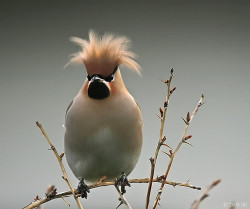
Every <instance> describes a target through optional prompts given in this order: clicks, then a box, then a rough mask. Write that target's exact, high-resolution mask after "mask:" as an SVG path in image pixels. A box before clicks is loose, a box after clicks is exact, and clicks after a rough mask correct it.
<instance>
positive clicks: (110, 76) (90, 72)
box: [64, 31, 142, 197]
mask: <svg viewBox="0 0 250 209" xmlns="http://www.w3.org/2000/svg"><path fill="white" fill-rule="evenodd" d="M71 40H72V41H73V42H75V43H76V44H78V45H80V46H81V48H82V50H81V51H80V52H79V53H76V54H74V55H73V57H72V59H71V60H70V62H69V63H79V64H84V65H85V68H86V71H87V78H86V80H85V82H84V84H83V86H82V88H81V89H80V91H79V93H78V94H77V95H76V97H75V98H74V99H73V101H72V102H71V103H70V105H69V107H68V109H67V112H66V121H65V128H66V131H65V137H64V144H65V154H66V158H67V161H68V164H69V166H70V168H71V170H72V171H73V173H74V174H75V176H76V177H77V178H78V179H79V180H80V184H79V186H78V189H79V190H80V192H82V193H86V191H88V189H87V187H86V191H82V190H81V187H84V186H85V184H84V180H87V181H89V182H98V180H100V179H101V178H102V177H104V176H106V177H107V179H108V180H115V179H124V178H123V177H122V178H118V177H119V176H121V175H122V176H124V175H129V174H130V173H131V171H132V170H133V169H134V167H135V165H136V163H137V161H138V158H139V155H140V152H141V147H142V115H141V111H140V109H139V107H138V105H137V103H136V101H135V100H134V98H133V97H132V96H131V95H130V93H129V92H128V91H127V89H126V87H125V85H124V82H123V79H122V76H121V73H120V69H119V66H120V65H124V66H127V67H129V68H131V69H133V70H135V71H136V72H137V73H139V74H140V67H139V65H138V64H137V63H136V62H135V61H134V58H135V54H134V53H133V52H130V51H128V44H129V43H130V41H129V40H128V39H127V38H126V37H124V36H121V37H119V36H114V35H112V34H105V35H104V36H102V37H99V36H98V35H97V34H95V33H94V32H93V31H90V33H89V41H87V40H83V39H80V38H76V37H73V38H71ZM126 182H127V180H126V181H125V184H128V183H126ZM118 183H119V182H117V184H118ZM83 190H84V189H83ZM86 196H87V193H86V194H83V197H86Z"/></svg>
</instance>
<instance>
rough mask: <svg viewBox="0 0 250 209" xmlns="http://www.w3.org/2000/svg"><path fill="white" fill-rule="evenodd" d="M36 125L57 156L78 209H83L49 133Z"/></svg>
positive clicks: (37, 123) (40, 125) (38, 124)
mask: <svg viewBox="0 0 250 209" xmlns="http://www.w3.org/2000/svg"><path fill="white" fill-rule="evenodd" d="M36 125H37V126H38V127H39V128H40V130H41V131H42V133H43V135H44V136H45V138H46V139H47V141H48V143H49V145H50V147H51V149H52V151H53V152H54V154H55V156H56V158H57V160H58V162H59V165H60V167H61V170H62V172H63V179H64V180H65V181H66V183H67V184H68V186H69V188H70V191H71V193H72V194H73V196H74V198H75V201H76V203H77V206H78V208H79V209H83V207H82V204H81V202H80V200H79V199H78V197H77V196H75V195H74V194H75V190H74V188H73V186H72V184H71V183H70V180H69V178H68V175H67V173H66V170H65V168H64V165H63V163H62V158H61V157H60V156H59V154H58V152H57V150H56V148H55V147H54V146H53V144H52V142H51V141H50V139H49V137H48V135H47V133H46V132H45V130H44V129H43V127H42V124H40V123H39V122H36ZM29 208H32V207H30V206H28V207H26V209H29Z"/></svg>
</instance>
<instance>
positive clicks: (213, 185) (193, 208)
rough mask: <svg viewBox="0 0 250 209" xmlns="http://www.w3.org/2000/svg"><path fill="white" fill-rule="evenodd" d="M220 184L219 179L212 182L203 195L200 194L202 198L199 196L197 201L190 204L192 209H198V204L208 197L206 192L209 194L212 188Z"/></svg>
mask: <svg viewBox="0 0 250 209" xmlns="http://www.w3.org/2000/svg"><path fill="white" fill-rule="evenodd" d="M220 182H221V180H220V179H218V180H215V181H214V182H213V183H212V184H211V185H210V186H209V187H208V188H207V189H206V190H205V191H204V193H203V194H202V196H201V197H200V198H199V199H197V200H195V201H194V203H193V204H192V209H198V208H199V205H200V203H201V202H202V201H203V200H204V199H205V198H207V197H208V192H209V191H210V190H211V189H212V188H213V187H215V186H216V185H217V184H219V183H220Z"/></svg>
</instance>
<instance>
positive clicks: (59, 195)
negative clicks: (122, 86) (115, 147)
mask: <svg viewBox="0 0 250 209" xmlns="http://www.w3.org/2000/svg"><path fill="white" fill-rule="evenodd" d="M162 181H163V178H162V177H158V178H154V179H153V180H152V182H158V183H162ZM148 182H149V178H143V179H130V180H129V183H132V184H133V183H148ZM165 183H166V184H169V185H172V186H174V187H175V186H182V187H187V188H190V189H197V190H201V188H200V187H197V186H194V185H191V184H189V183H188V182H184V183H180V182H174V181H166V182H165ZM113 185H115V181H107V182H105V181H102V182H100V183H97V184H92V185H89V186H88V187H89V189H95V188H98V187H104V186H113ZM70 195H72V192H71V191H66V192H62V193H58V194H57V195H55V196H54V197H51V198H47V197H45V198H43V199H37V200H36V201H35V202H33V203H32V204H30V205H29V208H34V207H37V206H39V205H41V204H43V203H46V202H48V201H51V200H53V199H58V198H63V197H68V196H70Z"/></svg>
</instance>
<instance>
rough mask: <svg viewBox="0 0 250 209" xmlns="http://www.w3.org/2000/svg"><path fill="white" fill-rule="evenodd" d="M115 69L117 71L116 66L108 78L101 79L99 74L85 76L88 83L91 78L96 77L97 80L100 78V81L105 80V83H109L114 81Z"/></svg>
mask: <svg viewBox="0 0 250 209" xmlns="http://www.w3.org/2000/svg"><path fill="white" fill-rule="evenodd" d="M117 69H118V65H116V66H115V68H114V70H113V72H112V73H111V74H110V75H109V76H108V77H103V76H101V75H100V74H93V75H92V76H89V75H87V79H88V80H89V81H91V79H92V78H94V77H98V78H101V79H103V80H105V81H106V82H111V81H113V80H114V74H115V72H116V71H117Z"/></svg>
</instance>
